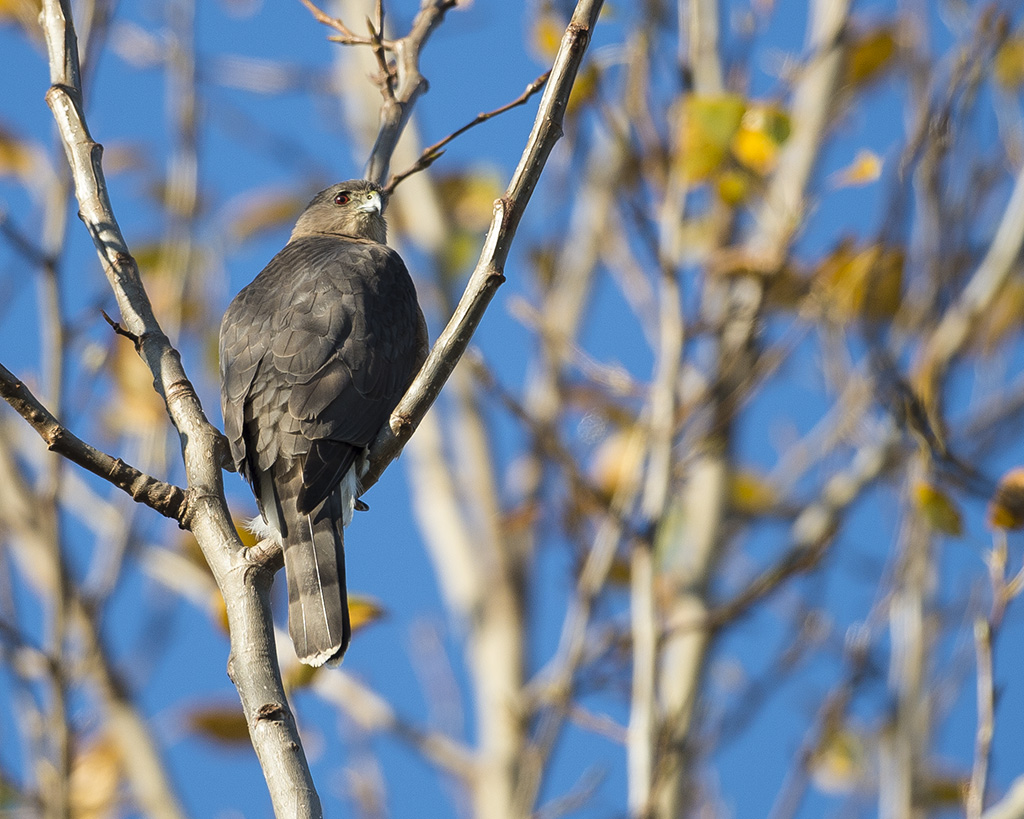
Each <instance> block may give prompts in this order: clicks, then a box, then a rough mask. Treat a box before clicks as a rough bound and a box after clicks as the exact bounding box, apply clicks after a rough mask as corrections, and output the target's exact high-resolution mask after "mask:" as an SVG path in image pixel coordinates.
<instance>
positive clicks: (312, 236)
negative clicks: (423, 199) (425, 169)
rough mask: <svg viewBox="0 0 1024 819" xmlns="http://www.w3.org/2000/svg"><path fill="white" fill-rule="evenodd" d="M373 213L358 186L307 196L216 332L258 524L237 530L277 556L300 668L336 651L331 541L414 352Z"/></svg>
mask: <svg viewBox="0 0 1024 819" xmlns="http://www.w3.org/2000/svg"><path fill="white" fill-rule="evenodd" d="M384 204H385V202H384V198H383V194H382V191H381V188H380V187H379V186H377V185H375V184H373V183H371V182H366V181H362V180H353V181H350V182H341V183H339V184H337V185H333V186H332V187H330V188H327V189H326V190H324V191H321V192H320V193H318V194H317V195H316V197H314V199H313V201H312V202H310V203H309V205H308V206H307V207H306V209H305V210H304V211H303V213H302V215H301V216H299V219H298V222H297V223H296V225H295V229H294V230H293V231H292V234H291V238H290V239H289V240H288V244H286V245H285V246H284V249H283V250H281V252H280V253H278V254H277V255H276V256H275V257H274V258H273V259H272V260H271V261H270V264H268V265H267V266H266V267H265V268H264V269H263V271H262V272H261V273H260V274H259V275H258V276H257V277H256V278H255V279H254V280H253V281H252V283H251V284H249V285H248V286H247V287H245V288H244V289H243V290H242V291H241V292H240V293H239V294H238V295H237V296H236V297H235V299H234V301H232V302H231V306H230V307H228V310H227V312H226V313H225V314H224V319H223V321H222V322H221V327H220V376H221V407H222V409H223V412H224V431H225V433H226V435H227V438H228V440H229V441H230V444H231V457H232V460H233V461H234V463H235V466H236V467H237V469H238V471H239V472H240V473H241V474H242V475H243V476H244V477H245V478H246V480H247V481H248V482H249V484H250V485H251V487H252V490H253V494H254V495H255V496H256V503H257V505H258V507H259V511H260V516H259V517H257V518H255V519H254V520H253V521H252V523H251V524H250V528H252V529H253V531H254V533H255V534H257V535H258V536H260V537H263V538H267V537H269V538H273V539H275V540H276V541H277V542H278V543H280V544H281V546H282V547H283V550H284V569H285V576H286V579H287V583H288V630H289V632H290V633H291V637H292V641H293V642H294V644H295V650H296V653H297V654H298V655H299V659H300V660H302V662H304V663H307V664H308V665H312V666H319V665H322V664H323V663H325V662H328V661H331V660H340V659H341V657H342V655H343V654H344V653H345V649H346V648H347V647H348V642H349V637H350V636H351V626H350V624H349V616H348V601H347V598H346V590H345V554H344V527H345V526H346V525H348V523H349V522H350V521H351V520H352V512H353V509H354V508H355V505H356V500H357V498H358V496H359V493H360V491H361V489H360V486H359V478H360V476H361V474H362V469H363V461H364V454H365V451H366V447H367V446H368V445H369V444H370V442H371V441H373V439H374V437H375V436H376V434H377V432H378V431H379V430H380V429H381V428H382V427H383V426H384V424H385V423H387V421H388V418H389V417H390V415H391V412H392V410H394V408H395V405H396V404H397V403H398V401H399V399H400V398H401V397H402V395H403V393H404V392H405V390H406V388H407V387H408V386H409V383H410V382H411V381H412V379H413V376H415V375H416V373H417V371H418V370H419V368H420V366H421V365H422V364H423V361H424V359H425V358H426V352H427V330H426V323H425V322H424V320H423V313H422V311H421V310H420V307H419V303H418V302H417V299H416V289H415V287H414V286H413V282H412V279H411V277H410V276H409V272H408V270H407V269H406V267H405V264H404V263H403V261H402V259H401V257H400V256H399V255H398V254H397V253H396V252H395V251H394V250H392V249H391V248H390V247H388V246H387V244H386V241H387V225H386V223H385V221H384V216H383V209H384Z"/></svg>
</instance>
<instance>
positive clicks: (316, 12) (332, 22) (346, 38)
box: [299, 0, 390, 48]
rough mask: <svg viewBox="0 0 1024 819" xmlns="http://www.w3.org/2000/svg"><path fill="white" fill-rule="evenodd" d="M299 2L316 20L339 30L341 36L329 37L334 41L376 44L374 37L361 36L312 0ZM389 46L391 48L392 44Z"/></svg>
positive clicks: (349, 43)
mask: <svg viewBox="0 0 1024 819" xmlns="http://www.w3.org/2000/svg"><path fill="white" fill-rule="evenodd" d="M299 2H300V3H302V5H304V6H305V7H306V8H307V9H309V13H310V14H312V15H313V19H314V20H316V21H317V22H318V23H322V24H323V25H325V26H328V27H329V28H333V29H334V30H335V31H337V32H338V35H339V36H336V37H331V38H329V39H330V40H331V41H332V42H335V43H342V44H343V45H371V46H372V45H374V41H373V38H372V37H360V36H359V35H358V34H356V33H355V32H354V31H352V29H350V28H349V27H348V26H346V25H345V24H344V23H343V22H341V20H339V19H338V18H337V17H331V16H330V15H329V14H327V13H326V12H324V11H322V10H321V9H320V8H318V7H317V6H315V5H313V3H312V2H310V0H299ZM388 48H390V45H389V46H388Z"/></svg>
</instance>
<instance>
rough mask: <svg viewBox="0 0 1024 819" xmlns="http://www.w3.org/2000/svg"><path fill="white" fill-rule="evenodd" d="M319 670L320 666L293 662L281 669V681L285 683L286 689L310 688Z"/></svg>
mask: <svg viewBox="0 0 1024 819" xmlns="http://www.w3.org/2000/svg"><path fill="white" fill-rule="evenodd" d="M319 671H320V668H319V667H317V668H314V667H313V666H311V665H306V664H305V663H298V662H296V663H292V664H291V665H290V666H288V668H285V669H283V670H282V671H281V682H282V683H283V684H284V690H285V691H297V690H299V689H302V688H308V687H309V684H310V683H311V682H313V680H314V679H315V678H316V675H317V674H318V673H319Z"/></svg>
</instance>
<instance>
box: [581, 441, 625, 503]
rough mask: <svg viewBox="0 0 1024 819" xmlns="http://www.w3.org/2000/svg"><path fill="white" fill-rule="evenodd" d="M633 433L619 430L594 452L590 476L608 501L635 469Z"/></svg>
mask: <svg viewBox="0 0 1024 819" xmlns="http://www.w3.org/2000/svg"><path fill="white" fill-rule="evenodd" d="M632 438H633V431H632V430H631V429H620V430H616V431H615V432H612V433H611V434H610V435H609V436H608V437H607V438H605V439H604V440H603V441H602V442H601V443H600V445H599V446H598V447H597V450H596V451H595V452H594V455H593V458H592V460H591V463H590V474H591V476H592V480H593V481H594V486H595V487H596V488H597V490H598V492H600V493H601V495H602V496H603V497H604V498H606V499H608V500H610V499H611V498H613V497H615V494H616V493H617V492H618V491H619V489H620V488H621V487H622V485H623V482H624V481H628V480H630V478H631V476H632V475H633V472H634V470H635V469H636V455H637V453H636V447H634V446H633V445H632Z"/></svg>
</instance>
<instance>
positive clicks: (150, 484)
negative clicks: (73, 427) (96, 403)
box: [0, 364, 185, 523]
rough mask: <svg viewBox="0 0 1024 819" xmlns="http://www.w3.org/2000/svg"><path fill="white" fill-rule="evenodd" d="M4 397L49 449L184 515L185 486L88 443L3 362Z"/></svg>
mask: <svg viewBox="0 0 1024 819" xmlns="http://www.w3.org/2000/svg"><path fill="white" fill-rule="evenodd" d="M0 398H3V399H4V400H5V401H7V403H8V404H10V405H11V406H12V407H13V408H14V410H15V411H16V412H17V413H18V414H19V415H20V416H21V417H22V418H24V419H25V420H26V421H28V422H29V424H31V426H32V428H33V429H35V431H36V432H38V433H39V436H40V437H41V438H42V439H43V441H44V442H45V443H46V448H47V449H49V450H50V451H51V452H56V453H57V454H58V455H63V456H64V457H65V458H67V459H68V460H70V461H73V462H74V463H76V464H78V465H79V466H81V467H82V468H84V469H87V470H89V471H90V472H92V473H93V474H94V475H99V476H100V477H101V478H103V479H105V480H107V481H110V483H112V484H114V486H116V487H118V488H119V489H123V490H124V491H125V492H127V493H128V494H129V495H131V496H132V498H133V499H134V500H136V501H137V502H138V503H144V504H145V505H146V506H149V507H150V508H151V509H155V510H156V511H157V512H159V513H160V514H161V515H164V516H166V517H169V518H171V519H172V520H177V521H178V522H179V523H180V522H181V520H182V517H183V516H184V510H185V491H184V490H183V489H181V487H178V486H174V485H173V484H169V483H164V482H163V481H161V480H157V479H156V478H153V477H151V476H149V475H146V474H145V473H143V472H140V471H139V470H138V469H136V468H135V467H133V466H130V465H128V464H126V463H125V462H124V461H122V460H121V459H120V458H114V457H112V456H110V455H108V454H106V453H105V452H101V451H100V450H98V449H96V448H95V447H93V446H90V445H89V444H87V443H85V442H84V441H83V440H81V439H80V438H78V437H77V436H76V435H74V434H73V433H71V432H69V431H68V429H67V428H66V427H64V426H63V425H62V424H61V423H60V421H58V420H57V419H56V418H55V417H54V416H53V415H52V414H51V413H50V411H49V410H48V409H46V407H44V406H43V405H42V404H41V403H39V400H38V399H37V398H36V397H35V396H34V395H33V394H32V391H31V390H29V388H28V387H26V386H25V384H24V383H22V382H21V381H20V380H19V379H18V378H16V377H15V376H14V375H13V374H12V373H11V372H10V370H8V369H7V368H6V367H4V366H3V365H2V364H0Z"/></svg>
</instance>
